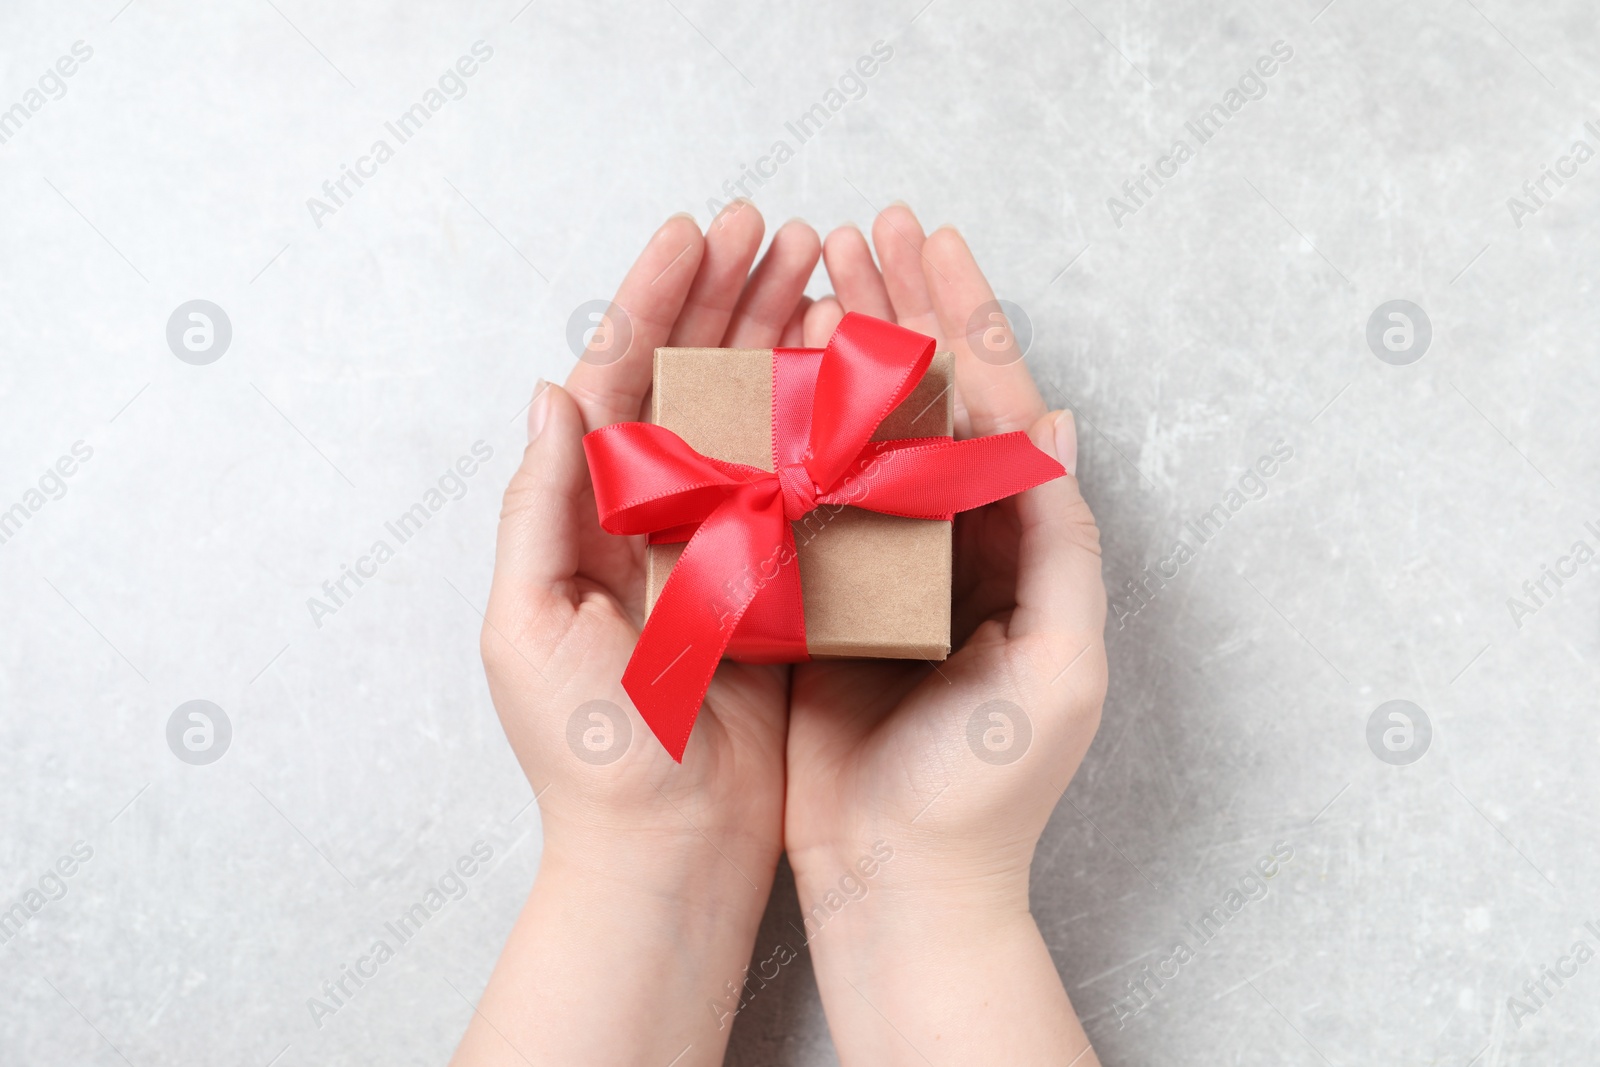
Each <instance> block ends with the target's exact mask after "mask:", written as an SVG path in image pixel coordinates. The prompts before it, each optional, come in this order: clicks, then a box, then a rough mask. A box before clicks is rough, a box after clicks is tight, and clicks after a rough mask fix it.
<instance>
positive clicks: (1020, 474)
mask: <svg viewBox="0 0 1600 1067" xmlns="http://www.w3.org/2000/svg"><path fill="white" fill-rule="evenodd" d="M859 466H860V471H859V473H857V474H854V475H852V476H851V477H850V478H849V479H847V480H846V482H845V483H844V484H843V486H842V487H841V489H840V490H838V491H836V492H832V493H828V494H825V495H823V496H819V497H818V498H817V499H818V501H819V502H822V503H840V504H854V505H856V506H857V507H860V508H866V509H867V510H868V511H877V512H882V513H883V514H885V515H905V516H908V517H910V518H914V519H948V518H950V517H951V516H952V515H954V514H955V513H956V512H960V511H971V510H972V509H973V508H981V507H983V506H984V505H985V504H992V503H994V502H995V501H996V500H1002V499H1004V498H1006V497H1008V496H1014V495H1015V494H1017V493H1021V492H1023V491H1025V490H1028V489H1032V488H1033V487H1034V486H1036V485H1041V484H1043V483H1045V482H1048V481H1051V480H1052V479H1055V478H1060V477H1062V476H1064V475H1065V474H1066V473H1067V472H1066V469H1065V468H1064V467H1062V466H1061V464H1060V463H1057V462H1056V461H1055V460H1053V459H1051V458H1050V457H1049V456H1047V455H1045V453H1043V452H1041V451H1039V449H1038V447H1036V446H1035V445H1034V443H1033V442H1032V441H1031V440H1029V439H1028V435H1027V434H1026V433H1023V432H1022V431H1020V430H1018V431H1015V432H1013V433H1003V434H996V435H995V436H993V437H973V438H970V439H968V440H965V441H952V440H950V439H949V438H923V439H921V440H917V441H886V442H883V443H882V444H879V445H875V446H869V449H868V451H865V452H863V453H862V454H861V459H860V464H859Z"/></svg>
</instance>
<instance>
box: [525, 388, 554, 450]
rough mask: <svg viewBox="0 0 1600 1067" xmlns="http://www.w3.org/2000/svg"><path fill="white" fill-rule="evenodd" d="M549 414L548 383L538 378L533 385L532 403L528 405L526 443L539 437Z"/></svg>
mask: <svg viewBox="0 0 1600 1067" xmlns="http://www.w3.org/2000/svg"><path fill="white" fill-rule="evenodd" d="M549 414H550V383H549V382H547V381H545V380H544V379H543V378H540V379H539V380H538V381H537V382H535V383H534V386H533V403H531V404H529V405H528V443H529V444H530V445H531V444H533V442H534V441H536V440H538V439H539V433H540V431H542V430H543V429H544V421H545V419H546V418H547V417H548V416H549Z"/></svg>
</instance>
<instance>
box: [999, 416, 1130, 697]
mask: <svg viewBox="0 0 1600 1067" xmlns="http://www.w3.org/2000/svg"><path fill="white" fill-rule="evenodd" d="M1028 436H1029V437H1030V438H1031V439H1032V440H1033V443H1034V444H1036V445H1038V446H1039V447H1040V448H1041V449H1043V450H1044V451H1045V452H1047V453H1049V454H1050V455H1052V456H1054V457H1055V458H1056V459H1058V460H1059V461H1060V462H1061V465H1062V466H1063V467H1065V468H1066V469H1067V476H1066V477H1064V478H1057V479H1055V480H1054V481H1050V482H1045V483H1044V484H1043V485H1036V486H1034V487H1033V488H1032V489H1029V490H1028V491H1026V492H1024V493H1019V494H1017V496H1016V498H1015V499H1016V507H1017V519H1018V522H1019V524H1020V525H1021V527H1022V539H1021V542H1020V543H1019V545H1018V550H1017V607H1016V610H1015V611H1014V612H1012V615H1011V621H1010V624H1009V627H1008V630H1007V633H1008V636H1012V637H1025V636H1028V635H1030V634H1050V635H1057V636H1062V637H1065V638H1066V639H1067V640H1066V641H1064V642H1062V644H1063V649H1064V650H1057V652H1058V653H1059V654H1060V655H1062V656H1064V657H1065V658H1063V659H1062V662H1061V663H1060V664H1058V665H1056V666H1055V667H1052V668H1051V669H1050V671H1049V673H1050V674H1051V675H1055V674H1056V673H1057V672H1058V671H1060V670H1062V669H1063V668H1065V667H1066V666H1067V665H1068V663H1069V662H1070V660H1071V657H1072V656H1073V655H1075V654H1076V653H1077V652H1078V651H1079V650H1080V649H1081V648H1082V647H1084V646H1085V645H1086V644H1087V643H1089V642H1091V641H1097V640H1099V635H1100V634H1101V633H1102V631H1103V630H1104V629H1105V622H1106V594H1105V585H1104V583H1103V581H1102V579H1101V574H1100V533H1099V530H1098V529H1097V528H1096V526H1095V521H1094V515H1093V514H1092V513H1091V512H1090V511H1089V505H1088V504H1086V503H1085V502H1084V499H1083V494H1082V493H1080V492H1079V489H1078V479H1077V476H1076V470H1077V466H1078V441H1077V430H1076V426H1075V425H1074V422H1073V418H1072V413H1071V412H1070V411H1060V412H1053V413H1051V414H1047V415H1044V416H1042V417H1041V418H1039V419H1038V420H1036V421H1035V422H1034V424H1033V425H1032V427H1030V429H1029V431H1028ZM1066 645H1073V646H1075V647H1071V648H1066V647H1065V646H1066Z"/></svg>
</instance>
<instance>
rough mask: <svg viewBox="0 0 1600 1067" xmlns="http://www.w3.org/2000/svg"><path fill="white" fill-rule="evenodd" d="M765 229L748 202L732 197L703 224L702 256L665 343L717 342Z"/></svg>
mask: <svg viewBox="0 0 1600 1067" xmlns="http://www.w3.org/2000/svg"><path fill="white" fill-rule="evenodd" d="M765 229H766V224H765V223H764V222H762V220H761V212H759V211H757V210H756V206H755V205H754V204H752V203H751V202H750V201H748V200H735V201H734V202H733V203H731V204H729V205H728V206H727V207H725V208H723V209H722V211H721V213H720V214H718V215H717V217H716V218H715V219H712V220H711V225H710V226H707V227H706V250H705V255H703V256H702V257H701V259H700V269H699V270H697V271H696V272H695V276H694V283H693V284H692V285H690V287H689V295H688V297H687V298H686V299H685V300H684V303H683V313H682V314H681V315H679V316H678V322H677V325H675V326H674V327H673V328H672V333H671V335H670V337H669V339H668V340H667V344H669V345H671V346H673V347H675V348H705V347H709V346H712V345H715V344H717V342H719V341H721V340H722V335H723V334H724V333H726V332H727V329H728V320H729V319H731V318H732V317H733V308H734V305H735V304H737V303H738V302H739V293H740V291H741V290H742V289H744V282H745V278H746V277H748V276H749V274H750V264H752V263H754V262H755V260H756V253H757V252H759V251H760V250H761V235H762V233H763V231H764V230H765Z"/></svg>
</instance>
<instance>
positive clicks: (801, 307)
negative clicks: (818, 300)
mask: <svg viewBox="0 0 1600 1067" xmlns="http://www.w3.org/2000/svg"><path fill="white" fill-rule="evenodd" d="M810 310H811V298H810V297H809V296H802V297H801V298H800V303H798V304H796V305H795V309H794V314H793V315H790V316H789V322H788V325H786V326H784V328H783V336H782V337H780V338H779V339H778V347H779V348H805V347H807V346H806V315H807V313H808V312H810ZM812 347H820V346H812Z"/></svg>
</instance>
